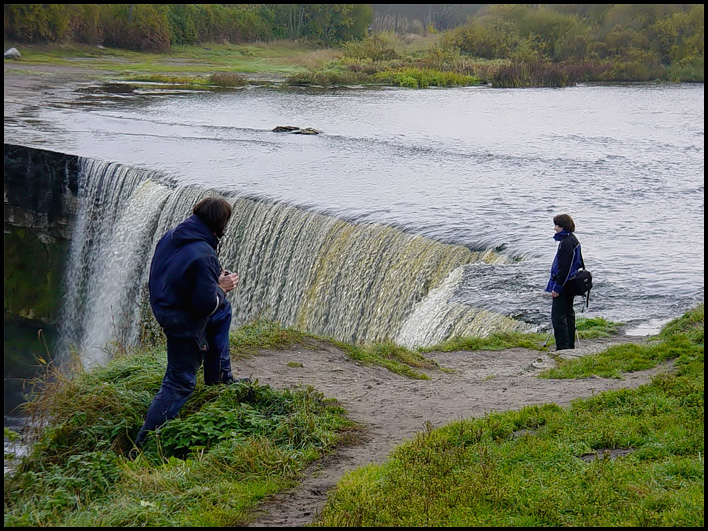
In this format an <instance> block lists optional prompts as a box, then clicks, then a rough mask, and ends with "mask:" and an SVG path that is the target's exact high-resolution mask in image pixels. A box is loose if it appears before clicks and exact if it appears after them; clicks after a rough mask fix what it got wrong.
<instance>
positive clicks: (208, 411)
mask: <svg viewBox="0 0 708 531" xmlns="http://www.w3.org/2000/svg"><path fill="white" fill-rule="evenodd" d="M165 364H166V359H165V355H164V350H163V349H161V348H159V349H153V350H146V351H142V352H139V353H134V354H132V355H130V356H124V357H120V358H118V359H116V360H114V361H112V362H111V363H109V364H108V365H107V366H106V367H104V368H99V369H95V370H92V371H88V372H79V373H78V374H77V375H76V376H75V377H72V378H70V379H67V378H64V377H62V376H61V375H60V374H58V373H57V374H52V375H50V377H49V378H48V379H47V380H45V382H44V389H43V391H42V392H41V393H39V394H38V395H37V397H36V398H35V399H34V400H33V401H32V402H31V403H30V404H29V406H28V407H29V411H30V413H32V418H33V419H34V421H35V422H38V423H39V425H41V426H43V429H42V431H41V435H40V436H39V438H38V440H37V441H36V444H35V445H34V448H33V451H32V453H31V454H30V455H29V456H27V457H25V458H24V459H23V460H22V462H21V463H20V465H19V467H18V469H17V470H16V471H15V473H14V474H13V475H12V477H11V478H9V477H6V478H5V526H6V527H7V526H32V527H35V526H37V527H43V526H56V525H58V526H65V525H68V526H72V527H75V526H77V527H99V526H111V527H126V526H151V527H152V526H158V527H163V526H164V527H181V526H189V527H192V526H195V527H196V526H210V527H221V526H232V525H237V524H238V523H239V522H243V521H244V520H245V519H246V518H247V515H248V513H249V510H250V509H252V508H253V507H254V506H255V505H256V504H257V503H258V502H259V501H260V500H262V499H263V498H264V497H266V496H268V495H271V494H274V493H276V492H278V491H280V490H282V489H284V488H287V487H291V486H292V485H293V484H294V482H295V479H296V478H297V475H298V474H299V473H300V472H301V471H302V469H303V468H304V467H305V465H306V464H307V463H309V462H310V461H312V460H314V459H316V458H318V457H321V456H322V455H323V454H324V453H326V452H329V451H331V449H332V448H333V447H334V446H335V445H336V444H338V443H339V442H341V441H342V440H343V439H346V438H347V434H348V433H349V432H350V430H351V423H350V422H349V421H347V420H346V419H345V417H344V411H343V410H342V409H341V408H340V407H338V406H337V405H336V404H335V403H334V402H332V401H331V400H326V399H324V398H323V396H322V394H321V393H319V392H317V391H314V390H313V389H311V388H307V389H301V390H294V391H282V392H280V391H276V390H274V389H272V388H270V387H269V386H265V385H259V384H258V383H257V382H256V383H250V384H234V385H230V386H205V385H204V384H203V381H201V379H200V381H199V382H198V384H197V388H196V390H195V393H194V395H193V396H192V398H191V399H190V400H189V402H188V403H187V405H186V406H185V408H183V411H182V412H181V416H180V417H179V418H178V419H175V420H173V421H171V422H169V423H168V424H167V425H165V426H164V427H163V429H162V430H160V432H159V435H155V436H154V437H152V438H150V439H149V440H148V442H147V443H146V445H145V447H144V448H143V451H142V452H141V453H140V454H139V456H138V457H137V458H136V459H135V460H134V461H131V460H129V459H128V458H127V457H126V456H127V453H128V452H129V451H130V449H131V448H132V443H131V438H132V437H134V436H135V433H136V430H137V429H138V428H139V427H140V425H141V424H142V421H143V417H144V414H145V411H146V410H147V407H148V405H149V403H150V401H151V400H152V398H153V396H154V395H155V393H156V392H157V390H158V388H159V387H160V382H161V380H162V376H163V374H164V370H165Z"/></svg>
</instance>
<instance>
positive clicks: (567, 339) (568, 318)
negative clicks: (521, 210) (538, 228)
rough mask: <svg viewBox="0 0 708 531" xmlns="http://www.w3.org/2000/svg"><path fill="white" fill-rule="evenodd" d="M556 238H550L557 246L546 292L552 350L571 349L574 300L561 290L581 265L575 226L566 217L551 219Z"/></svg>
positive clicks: (565, 215)
mask: <svg viewBox="0 0 708 531" xmlns="http://www.w3.org/2000/svg"><path fill="white" fill-rule="evenodd" d="M553 223H555V231H556V234H555V235H554V236H553V238H554V239H555V240H556V241H558V242H560V243H559V244H558V251H557V252H556V256H555V258H554V259H553V265H551V278H550V280H549V281H548V285H547V286H546V291H547V292H550V294H551V297H553V305H552V307H551V322H552V323H553V334H554V336H555V339H556V350H564V349H569V348H575V309H574V308H573V302H574V299H575V296H574V295H573V294H571V293H568V290H565V289H564V286H565V284H566V282H568V280H570V279H572V278H573V277H575V275H577V274H578V270H579V269H580V267H581V265H582V263H583V257H582V253H581V252H580V242H578V238H576V237H575V234H573V232H575V222H574V221H573V218H571V217H570V216H569V215H568V214H560V215H558V216H556V217H554V218H553Z"/></svg>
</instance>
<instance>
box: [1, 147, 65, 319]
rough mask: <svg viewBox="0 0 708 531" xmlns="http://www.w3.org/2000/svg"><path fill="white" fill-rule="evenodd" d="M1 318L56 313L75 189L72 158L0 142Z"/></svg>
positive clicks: (53, 315)
mask: <svg viewBox="0 0 708 531" xmlns="http://www.w3.org/2000/svg"><path fill="white" fill-rule="evenodd" d="M4 148H5V149H4V151H5V157H4V159H5V160H4V163H5V164H4V190H5V193H4V195H5V223H4V272H3V280H4V285H5V297H4V311H5V316H6V318H7V317H8V316H9V317H11V318H19V319H31V320H36V321H39V322H45V323H50V322H54V321H55V320H56V318H57V315H58V312H59V307H60V304H61V297H62V293H61V291H62V290H61V286H62V278H63V274H64V269H65V266H66V259H67V257H68V252H69V248H70V239H71V232H72V227H73V224H74V219H75V214H76V202H77V194H78V180H77V179H78V157H76V156H73V155H65V154H62V153H55V152H52V151H44V150H38V149H32V148H27V147H23V146H13V145H8V144H5V146H4Z"/></svg>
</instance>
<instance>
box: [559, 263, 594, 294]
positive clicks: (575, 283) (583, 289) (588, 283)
mask: <svg viewBox="0 0 708 531" xmlns="http://www.w3.org/2000/svg"><path fill="white" fill-rule="evenodd" d="M563 288H564V289H567V290H568V293H570V294H571V295H585V294H586V293H588V292H589V291H590V290H591V289H592V273H590V271H588V270H586V269H583V270H582V271H578V274H577V275H575V276H574V277H573V278H571V279H570V280H569V281H568V282H566V283H565V286H564V287H563Z"/></svg>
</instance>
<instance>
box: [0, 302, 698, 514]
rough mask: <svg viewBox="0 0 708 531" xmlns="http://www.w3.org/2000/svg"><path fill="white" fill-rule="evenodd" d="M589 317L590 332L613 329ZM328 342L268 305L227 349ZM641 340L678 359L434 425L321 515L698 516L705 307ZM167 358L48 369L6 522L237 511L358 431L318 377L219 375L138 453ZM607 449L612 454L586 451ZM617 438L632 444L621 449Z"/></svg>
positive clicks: (468, 343)
mask: <svg viewBox="0 0 708 531" xmlns="http://www.w3.org/2000/svg"><path fill="white" fill-rule="evenodd" d="M580 324H581V328H582V329H583V332H582V335H586V336H597V335H606V334H609V333H612V331H613V330H614V329H615V328H616V326H617V325H616V324H615V323H609V322H607V321H604V320H602V319H592V320H586V321H581V322H580ZM543 339H544V336H543V335H539V334H528V335H524V334H513V335H504V336H492V337H490V338H486V339H477V340H473V339H469V338H468V339H466V340H455V342H450V343H447V344H443V345H440V346H439V347H440V348H441V349H445V348H447V349H455V350H459V349H461V348H467V349H472V350H474V349H485V350H488V349H495V348H496V349H501V348H511V347H515V346H521V347H526V348H537V349H539V350H543V348H544V347H543V345H542V344H541V342H542V340H543ZM327 341H331V340H327V339H323V338H318V337H315V336H312V335H310V334H306V333H303V332H300V331H297V330H294V329H290V328H286V327H282V326H280V325H278V324H277V323H273V322H270V321H266V320H261V321H257V322H254V323H250V324H248V325H246V326H244V327H242V328H240V329H238V330H236V331H234V332H233V333H232V337H231V349H232V353H233V355H234V357H243V356H252V355H258V352H259V350H261V349H267V350H271V349H273V350H279V349H280V350H282V349H289V348H292V347H293V346H296V345H300V346H303V347H316V346H317V345H319V344H321V343H322V342H327ZM332 344H333V346H335V347H338V348H341V349H342V350H343V351H344V352H346V353H347V354H348V355H349V356H350V357H351V358H352V359H354V360H356V361H358V362H360V363H364V364H376V365H381V366H384V367H387V368H388V369H389V370H392V371H394V372H398V373H399V374H403V375H406V376H408V377H412V378H418V377H425V375H424V374H422V373H420V372H419V371H418V370H417V369H418V368H423V367H424V368H426V369H438V368H437V366H436V365H435V364H434V363H433V362H431V361H430V360H427V359H426V358H425V357H424V356H423V353H421V352H412V351H410V350H408V349H404V348H401V347H399V346H396V345H394V344H392V343H390V342H384V343H381V344H378V345H370V346H355V345H346V344H342V343H337V342H332ZM643 352H645V354H646V355H645V357H646V358H647V360H648V361H646V362H645V365H647V364H652V363H653V364H656V363H659V362H661V361H663V360H666V359H675V360H676V361H675V365H676V367H677V370H676V371H675V372H673V373H672V374H670V375H668V376H663V377H661V378H659V379H657V380H655V382H654V383H653V384H652V385H650V386H645V388H642V389H640V390H637V391H623V392H617V393H608V394H603V395H600V396H598V397H596V398H595V399H593V400H591V401H583V402H578V403H576V404H575V405H574V406H573V407H572V408H570V409H569V410H565V409H561V408H559V407H557V406H554V405H546V406H537V407H531V408H526V409H523V410H521V411H517V412H511V413H507V414H504V415H490V416H488V417H485V418H483V419H467V420H463V421H460V422H458V423H455V424H452V425H450V426H448V427H446V428H442V429H440V430H436V431H433V430H428V431H426V432H424V433H423V434H421V435H420V436H419V437H418V438H417V439H415V441H413V442H412V443H410V444H407V445H404V446H402V447H400V448H399V449H397V450H396V451H395V452H394V454H393V455H392V457H391V459H390V461H389V462H388V463H387V464H386V465H384V466H381V467H370V468H365V469H363V470H360V471H357V472H355V473H353V474H350V475H349V476H347V477H346V478H345V479H344V481H343V482H342V483H341V485H340V487H339V488H338V490H337V492H336V494H335V495H334V497H333V498H332V499H331V501H330V505H329V506H328V508H327V510H326V512H325V513H324V516H323V519H322V520H321V521H320V522H319V524H320V525H327V526H330V525H331V526H334V525H354V526H363V525H377V526H379V525H395V526H399V525H400V526H407V525H436V526H437V525H441V526H442V525H595V522H602V525H650V524H651V525H693V523H695V518H696V515H697V514H699V510H698V509H699V508H700V509H701V511H700V514H701V516H702V460H700V459H699V458H698V455H699V452H702V451H703V450H702V444H703V429H702V405H703V403H702V389H703V387H702V382H703V380H702V370H703V307H702V306H701V307H700V308H699V309H697V310H695V311H693V312H691V313H690V314H688V315H687V316H686V317H684V318H683V319H681V320H678V321H676V322H674V323H672V324H670V325H668V326H667V327H666V328H665V329H664V331H663V332H662V334H661V337H660V340H659V341H657V342H656V344H651V345H649V346H647V347H646V350H645V351H643ZM597 357H598V358H603V357H605V358H607V357H608V354H607V353H602V354H599V355H598V356H597ZM593 358H595V357H593ZM582 361H583V360H580V361H579V362H577V363H578V364H580V363H582ZM165 363H166V362H165V352H164V347H163V346H156V347H154V348H152V349H144V350H141V351H139V352H136V353H133V354H131V355H129V356H119V357H118V358H117V359H115V360H114V361H112V362H111V363H109V364H108V365H107V366H106V367H104V368H98V369H95V370H91V371H89V372H79V373H78V375H77V376H76V377H73V378H71V379H68V378H64V377H61V375H60V374H55V375H52V377H51V378H49V379H47V380H45V383H44V388H43V389H44V393H41V394H39V395H38V396H37V397H36V398H35V400H34V401H33V402H32V403H31V405H30V408H29V409H30V412H32V413H33V415H34V418H35V419H37V420H38V421H42V422H43V423H44V426H45V428H44V429H43V430H42V431H41V432H40V434H39V437H38V439H37V441H36V444H35V446H34V449H33V451H32V453H31V454H30V455H29V456H28V457H26V458H25V459H23V460H22V462H21V464H20V465H19V468H18V469H17V471H16V473H15V474H14V475H13V476H12V477H8V478H6V480H5V526H6V527H8V526H13V527H16V526H38V527H39V526H80V527H98V526H112V527H132V526H155V527H174V526H235V525H243V524H244V523H246V522H248V520H249V518H251V516H250V515H251V514H252V511H253V510H254V508H255V507H256V506H257V505H258V504H259V502H261V501H262V500H263V499H265V498H266V497H268V496H270V495H272V494H274V493H277V492H279V491H281V490H283V489H285V488H288V487H291V486H292V485H294V484H295V483H296V482H297V481H298V477H299V474H301V473H302V471H303V469H304V467H305V466H306V465H307V464H308V463H310V462H312V461H313V460H315V459H317V458H319V457H320V456H322V455H323V454H325V453H327V452H330V451H331V450H332V449H333V448H334V447H335V446H336V445H337V444H340V443H342V442H346V441H349V440H351V439H352V437H356V428H355V427H354V426H352V424H351V423H350V422H349V421H347V419H346V417H345V412H344V411H343V410H342V409H341V408H340V407H338V406H337V404H336V403H334V402H333V401H331V400H326V399H324V398H323V396H322V395H321V394H320V393H319V392H316V391H314V390H312V389H309V388H308V389H304V390H295V391H283V392H280V391H276V390H274V389H272V388H270V387H268V386H264V385H259V384H258V383H257V382H256V383H253V384H238V385H233V386H215V387H208V386H204V385H203V381H201V379H200V380H199V382H198V385H197V389H196V391H195V394H194V395H193V397H192V398H191V399H190V401H189V402H188V403H187V405H186V406H185V407H184V408H183V410H182V412H181V415H180V417H179V418H178V419H175V420H173V421H171V422H169V423H168V424H166V425H165V426H164V427H163V429H162V430H161V431H160V432H159V434H158V435H156V436H154V437H153V438H151V439H149V441H148V443H147V445H146V446H145V448H144V451H143V453H142V454H140V455H139V456H138V457H137V459H135V460H134V461H131V460H129V459H128V458H127V452H128V451H129V450H130V449H131V448H132V444H131V440H132V438H133V437H134V436H135V434H136V432H137V430H138V429H139V427H140V425H141V424H142V421H143V417H144V412H145V411H146V409H147V407H148V405H149V403H150V401H151V399H152V397H153V396H154V394H155V392H156V391H157V389H158V388H159V386H160V382H161V379H162V376H163V373H164V368H165ZM605 363H607V364H609V365H611V364H612V355H611V354H610V355H609V360H608V361H606V362H605ZM571 367H572V365H571ZM564 370H566V369H565V368H564ZM567 370H569V371H570V373H569V374H574V373H577V371H576V370H575V369H572V368H571V369H567ZM595 372H596V368H595V367H593V368H592V369H586V370H585V372H580V373H578V374H580V375H581V376H582V377H585V376H587V375H589V374H594V373H595ZM200 378H201V377H200ZM605 450H607V451H608V452H609V453H608V454H607V456H606V457H603V459H599V460H597V459H595V460H594V461H584V460H583V459H585V458H586V457H585V458H584V457H583V456H585V455H586V454H587V455H590V456H592V455H597V453H598V452H600V455H602V456H605V454H604V453H603V452H604V451H605ZM617 451H620V452H625V451H627V452H631V453H630V455H627V456H626V457H623V458H622V460H613V459H612V457H611V456H612V455H614V454H612V452H617ZM699 469H700V470H699ZM571 493H573V494H571ZM578 496H579V497H578ZM699 496H700V500H699ZM620 498H622V500H623V501H620ZM401 499H405V500H406V503H405V504H400V503H398V502H399V501H400V500H401ZM627 499H628V500H629V502H628V503H629V505H627V507H625V501H624V500H627ZM578 500H580V502H581V503H580V505H577V504H576V502H577V501H578ZM598 500H599V501H598ZM605 506H606V508H605ZM600 511H601V512H602V517H599V516H598V515H595V513H597V512H600ZM605 513H608V514H609V515H610V516H611V518H610V516H608V515H607V514H605ZM591 518H592V520H591ZM603 518H604V519H603Z"/></svg>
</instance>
